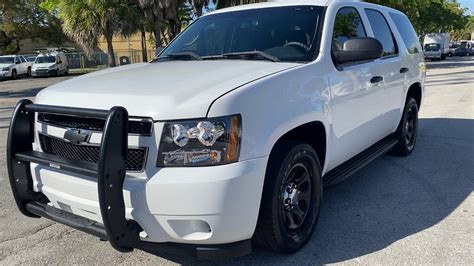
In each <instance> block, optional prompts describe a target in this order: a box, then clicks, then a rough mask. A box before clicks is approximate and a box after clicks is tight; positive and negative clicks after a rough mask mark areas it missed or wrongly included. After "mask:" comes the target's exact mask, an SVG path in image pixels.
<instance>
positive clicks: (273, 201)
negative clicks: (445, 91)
mask: <svg viewBox="0 0 474 266" xmlns="http://www.w3.org/2000/svg"><path fill="white" fill-rule="evenodd" d="M424 80H425V63H424V59H423V50H422V47H421V45H420V43H419V41H418V37H417V36H416V34H415V31H414V30H413V27H412V25H411V23H410V21H409V20H408V18H407V17H406V16H405V15H404V14H403V13H401V12H399V11H397V10H394V9H390V8H386V7H382V6H379V5H374V4H368V3H361V2H354V1H347V2H344V1H329V2H328V1H326V0H324V1H323V0H321V1H319V0H301V1H291V2H288V1H277V2H268V3H260V4H252V5H245V6H238V7H233V8H228V9H222V10H218V11H216V12H213V13H210V14H207V15H205V16H203V17H201V18H199V19H198V20H197V21H196V22H194V23H193V24H192V25H191V26H189V27H188V28H187V29H186V30H185V31H184V32H183V33H182V34H181V35H179V37H177V38H176V39H175V40H174V41H173V42H172V43H171V44H170V45H169V46H168V47H166V48H165V49H164V50H163V51H162V52H161V54H160V55H159V56H158V57H157V58H156V59H155V60H154V61H153V62H150V63H140V64H132V65H126V66H122V67H116V68H111V69H107V70H103V71H99V72H94V73H91V74H87V75H83V76H80V77H77V78H74V79H70V80H67V81H65V82H62V83H58V84H56V85H53V86H51V87H49V88H47V89H45V90H42V91H41V92H40V93H39V94H38V96H37V97H36V99H35V103H32V102H31V101H29V100H23V101H20V102H19V103H18V105H17V107H16V109H15V112H14V115H13V118H12V123H11V127H10V133H9V137H8V151H7V157H8V158H7V161H8V169H9V176H10V182H11V185H12V190H13V193H14V196H15V199H16V202H17V205H18V208H19V209H20V210H21V212H22V213H23V214H25V215H27V216H30V217H46V218H48V219H52V220H55V221H57V222H60V223H63V224H66V225H69V226H72V227H74V228H77V229H78V230H82V231H84V232H87V233H90V234H93V235H95V236H97V237H99V238H102V239H107V240H108V241H109V242H110V243H111V245H112V246H113V247H114V248H115V249H117V250H119V251H131V250H133V249H134V248H138V249H143V250H146V251H162V252H171V253H178V254H185V255H191V256H197V257H198V258H207V259H210V258H232V257H236V256H242V255H245V254H248V253H249V252H250V251H251V247H252V245H258V246H261V247H263V248H266V249H269V250H273V251H275V252H280V253H285V254H288V253H293V252H296V251H298V250H300V249H301V248H302V247H303V246H304V245H305V243H306V242H307V241H308V240H309V239H310V237H311V234H312V232H313V231H314V229H315V227H316V222H317V220H318V216H319V211H320V204H321V197H322V195H323V193H322V192H323V187H324V186H332V185H335V184H337V183H338V182H341V181H342V180H344V179H345V178H347V177H349V176H350V175H351V174H352V173H354V172H355V171H357V170H358V169H360V168H361V167H363V166H364V165H366V164H367V163H369V162H370V161H372V160H373V159H375V158H377V157H378V156H380V155H382V154H384V153H386V152H388V151H391V152H392V153H393V154H397V155H400V156H407V155H409V154H410V153H411V152H412V151H413V149H414V147H415V144H416V137H417V128H418V110H419V108H420V105H421V102H422V98H423V91H424ZM381 178H383V177H381ZM12 229H14V226H13V227H12Z"/></svg>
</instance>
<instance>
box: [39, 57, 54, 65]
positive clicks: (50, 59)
mask: <svg viewBox="0 0 474 266" xmlns="http://www.w3.org/2000/svg"><path fill="white" fill-rule="evenodd" d="M54 62H56V57H54V56H40V57H36V60H35V64H42V63H54Z"/></svg>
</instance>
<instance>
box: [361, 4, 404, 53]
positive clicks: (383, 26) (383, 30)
mask: <svg viewBox="0 0 474 266" xmlns="http://www.w3.org/2000/svg"><path fill="white" fill-rule="evenodd" d="M365 13H366V14H367V18H368V19H369V22H370V25H371V26H372V30H373V32H374V37H375V38H376V39H377V40H379V41H380V42H381V43H382V45H383V55H384V56H390V55H396V54H397V53H398V47H397V44H396V42H395V39H394V38H393V34H392V31H391V29H390V26H389V25H388V23H387V20H385V17H384V16H383V15H382V13H380V12H379V11H377V10H373V9H366V10H365Z"/></svg>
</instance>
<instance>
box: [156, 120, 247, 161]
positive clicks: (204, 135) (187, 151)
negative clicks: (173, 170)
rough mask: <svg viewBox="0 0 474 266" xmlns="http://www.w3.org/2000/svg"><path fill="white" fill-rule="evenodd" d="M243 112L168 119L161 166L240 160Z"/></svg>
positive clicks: (160, 150)
mask: <svg viewBox="0 0 474 266" xmlns="http://www.w3.org/2000/svg"><path fill="white" fill-rule="evenodd" d="M241 128H242V122H241V118H240V115H234V116H226V117H217V118H206V119H202V120H186V121H176V122H167V123H165V125H164V127H163V133H162V134H161V143H160V147H159V150H158V162H157V166H159V167H166V166H208V165H221V164H228V163H233V162H236V161H237V160H238V159H239V153H240V136H241Z"/></svg>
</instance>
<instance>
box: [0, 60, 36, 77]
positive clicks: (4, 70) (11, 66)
mask: <svg viewBox="0 0 474 266" xmlns="http://www.w3.org/2000/svg"><path fill="white" fill-rule="evenodd" d="M32 64H33V63H31V62H29V61H27V60H26V58H25V57H24V56H22V55H4V56H0V78H10V79H16V78H17V77H18V76H19V75H26V76H28V77H29V76H31V65H32Z"/></svg>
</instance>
